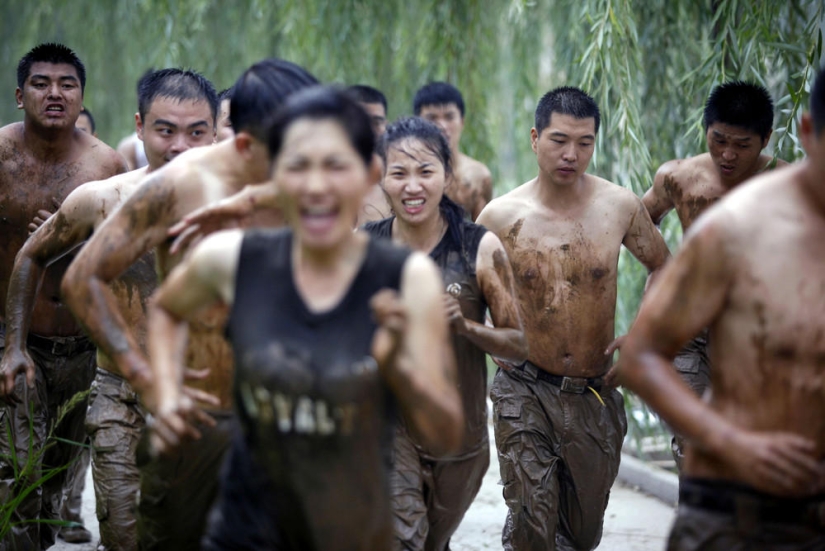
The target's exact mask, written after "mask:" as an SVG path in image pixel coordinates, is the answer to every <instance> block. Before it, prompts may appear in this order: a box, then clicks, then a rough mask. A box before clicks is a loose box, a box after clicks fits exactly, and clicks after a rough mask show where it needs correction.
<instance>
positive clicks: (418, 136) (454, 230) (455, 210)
mask: <svg viewBox="0 0 825 551" xmlns="http://www.w3.org/2000/svg"><path fill="white" fill-rule="evenodd" d="M404 140H416V141H418V142H419V143H420V144H421V145H422V146H423V147H424V149H426V150H427V151H429V152H430V153H432V154H433V155H435V156H436V157H438V160H440V161H441V164H442V165H443V166H444V177H445V178H447V179H449V178H450V176H451V175H452V173H453V165H452V156H451V153H450V144H449V143H448V142H447V138H445V137H444V133H443V132H441V129H440V128H438V126H436V125H435V124H433V123H432V122H430V121H428V120H427V119H422V118H421V117H403V118H400V119H398V120H397V121H395V122H394V123H392V124H390V125H389V126H388V127H387V131H386V132H385V133H384V135H383V136H381V139H380V140H379V141H378V155H380V156H381V160H382V161H383V162H384V170H386V167H387V156H388V154H389V150H390V148H391V147H392V146H393V145H394V144H396V143H399V142H402V141H404ZM438 209H439V210H440V211H441V214H442V216H444V218H445V220H446V221H447V224H448V227H449V228H450V235H451V236H452V238H453V239H454V240H455V242H456V243H462V249H463V243H464V239H463V231H464V230H463V226H462V224H461V221H462V220H464V209H463V208H461V206H460V205H458V204H457V203H456V202H454V201H453V200H452V199H450V198H449V197H447V194H446V193H444V194H443V195H442V196H441V201H440V202H439V203H438ZM470 265H471V264H468V266H470Z"/></svg>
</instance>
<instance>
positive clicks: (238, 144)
mask: <svg viewBox="0 0 825 551" xmlns="http://www.w3.org/2000/svg"><path fill="white" fill-rule="evenodd" d="M252 140H253V138H252V136H250V135H249V134H247V133H246V132H238V133H237V134H235V150H236V151H237V152H238V154H239V155H240V156H241V157H243V158H244V159H246V160H249V158H250V157H251V156H252Z"/></svg>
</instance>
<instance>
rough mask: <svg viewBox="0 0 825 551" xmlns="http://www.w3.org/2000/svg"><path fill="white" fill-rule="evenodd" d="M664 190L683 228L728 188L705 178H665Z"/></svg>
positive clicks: (686, 227) (719, 197)
mask: <svg viewBox="0 0 825 551" xmlns="http://www.w3.org/2000/svg"><path fill="white" fill-rule="evenodd" d="M665 190H666V191H667V193H668V196H669V197H670V199H671V201H672V202H673V205H674V207H675V208H676V213H677V214H678V215H679V220H680V221H681V223H682V228H683V229H685V230H687V229H688V228H689V227H690V226H691V225H692V224H693V222H695V221H696V219H697V218H699V215H701V214H702V213H703V212H705V211H706V210H707V209H708V208H710V207H711V206H712V205H714V204H715V203H716V202H717V201H719V199H721V198H722V197H724V195H725V194H726V193H727V192H728V189H727V188H725V187H724V186H722V185H721V184H719V183H718V182H715V181H712V180H710V179H706V178H692V179H687V180H686V181H685V182H679V183H677V182H676V181H674V180H666V181H665Z"/></svg>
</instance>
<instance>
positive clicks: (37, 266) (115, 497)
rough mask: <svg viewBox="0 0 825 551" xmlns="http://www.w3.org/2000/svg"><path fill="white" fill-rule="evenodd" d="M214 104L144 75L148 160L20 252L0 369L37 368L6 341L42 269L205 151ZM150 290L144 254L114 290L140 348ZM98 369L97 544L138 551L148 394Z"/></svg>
mask: <svg viewBox="0 0 825 551" xmlns="http://www.w3.org/2000/svg"><path fill="white" fill-rule="evenodd" d="M217 104H218V101H217V94H216V93H215V89H214V87H213V86H212V84H211V83H210V82H209V81H208V80H206V79H205V78H203V77H202V76H201V75H199V74H197V73H194V72H192V71H183V70H181V69H163V70H159V71H150V72H148V73H146V74H145V75H144V76H143V77H142V78H141V79H140V81H139V82H138V117H137V121H136V124H137V132H138V135H139V136H140V138H141V140H142V141H143V144H144V145H145V147H146V157H147V159H148V160H149V164H148V165H147V166H146V167H144V168H139V169H137V170H133V171H131V172H127V173H126V174H120V175H118V176H114V177H112V178H109V179H108V180H103V181H99V182H89V183H86V184H83V185H82V186H80V187H79V188H77V189H76V190H74V191H73V192H72V193H71V194H69V196H68V197H67V198H66V200H65V201H64V202H63V204H62V205H61V206H60V208H59V209H58V210H57V212H56V213H55V214H54V216H52V217H51V218H49V219H48V220H46V221H45V223H44V224H43V225H42V226H41V227H40V228H39V229H38V230H37V231H35V232H34V233H33V234H32V236H31V237H30V238H29V240H28V241H26V243H25V244H24V245H23V248H22V249H20V252H19V254H18V255H17V260H16V261H15V264H14V270H13V271H12V274H11V277H10V280H9V290H8V299H7V301H6V312H8V314H7V317H6V321H7V323H8V324H9V331H8V335H9V338H8V341H9V344H8V346H7V347H6V352H5V356H4V357H3V364H2V365H3V367H4V368H5V367H6V366H7V365H8V366H9V369H8V371H9V372H13V371H15V369H16V368H18V369H19V367H20V366H21V365H22V366H24V368H25V370H26V371H27V372H28V371H30V370H33V369H34V365H33V364H32V363H31V359H30V358H29V356H28V354H27V353H26V350H25V347H23V346H21V345H18V346H14V345H12V343H22V342H23V341H24V339H23V338H22V337H18V333H19V332H21V331H25V328H26V327H29V325H30V322H31V314H32V306H33V304H34V301H35V297H36V296H37V286H38V284H39V282H40V280H41V278H42V276H43V273H44V271H45V269H46V267H47V266H48V265H49V264H51V263H52V262H55V261H56V260H58V259H59V258H61V257H62V256H63V255H65V254H67V253H68V252H70V251H72V250H74V249H75V248H76V247H78V246H79V245H81V244H82V243H83V242H84V241H86V240H87V239H88V238H89V237H90V236H91V235H92V233H93V232H94V231H95V228H97V227H99V226H100V224H102V223H103V221H104V220H105V219H106V217H107V216H109V215H110V214H111V213H112V212H114V210H115V209H117V208H118V207H119V206H120V205H121V204H123V202H124V201H126V199H127V198H128V197H129V196H130V195H131V194H132V193H133V192H134V191H135V190H136V189H137V188H138V186H139V184H140V182H141V181H142V180H143V178H144V177H145V176H146V175H147V174H149V173H152V172H153V171H155V170H156V169H159V168H160V167H161V166H163V165H165V164H166V163H168V162H169V161H171V160H172V159H173V158H175V157H177V156H178V155H179V154H181V153H183V152H184V151H186V150H187V149H189V148H190V147H198V146H205V145H211V144H212V142H213V141H214V138H215V116H216V113H217ZM156 286H157V276H156V275H155V266H154V258H153V256H152V255H151V254H148V255H145V256H143V257H142V258H141V259H140V260H139V261H138V262H136V263H135V264H133V265H132V266H131V267H130V268H129V269H128V270H126V271H125V272H124V273H123V274H122V275H120V277H118V278H117V279H116V280H115V281H113V282H112V285H111V288H112V291H113V293H114V294H115V296H116V297H117V302H118V308H119V311H120V312H121V313H122V315H123V316H124V319H125V320H126V321H127V323H128V324H129V326H130V327H132V328H133V329H134V331H135V334H136V336H137V341H138V343H139V345H140V347H141V349H143V348H144V343H145V340H146V337H145V333H146V312H145V309H146V302H147V300H148V299H149V296H151V294H152V293H153V292H154V290H155V288H156ZM12 328H14V330H13V329H12ZM97 366H98V369H97V374H96V375H95V380H94V383H93V384H92V393H91V396H90V399H89V408H88V411H87V415H86V428H87V430H88V432H89V436H90V438H91V444H92V450H93V462H92V475H93V478H94V482H95V497H96V499H97V515H98V521H99V526H100V544H101V546H102V547H104V548H105V549H136V548H137V522H136V516H135V511H134V509H135V507H134V502H135V494H137V491H138V489H139V487H140V485H139V480H140V475H139V473H138V470H137V466H136V464H135V452H136V450H137V444H138V441H139V440H140V436H141V434H142V431H143V428H144V411H143V408H142V407H141V405H140V404H139V402H138V399H137V396H136V394H135V389H136V390H138V391H142V390H144V389H145V382H146V381H145V378H142V377H139V378H136V379H133V380H132V383H133V384H134V389H133V388H132V385H130V384H129V382H128V381H126V380H125V379H124V378H123V377H122V376H121V375H120V374H119V373H118V371H117V367H116V366H115V365H114V363H113V362H112V360H111V359H109V358H108V357H107V356H106V355H105V354H104V353H102V352H101V353H99V354H98V358H97ZM113 443H116V445H113Z"/></svg>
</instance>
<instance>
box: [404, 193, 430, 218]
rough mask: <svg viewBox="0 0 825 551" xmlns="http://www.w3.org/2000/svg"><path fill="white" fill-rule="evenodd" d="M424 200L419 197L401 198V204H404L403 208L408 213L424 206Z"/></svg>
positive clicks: (418, 210)
mask: <svg viewBox="0 0 825 551" xmlns="http://www.w3.org/2000/svg"><path fill="white" fill-rule="evenodd" d="M424 203H426V201H425V200H424V199H422V198H420V197H417V198H415V199H403V200H402V201H401V204H402V205H404V210H405V211H406V212H407V213H409V214H415V213H417V212H420V211H421V209H423V208H424Z"/></svg>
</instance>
